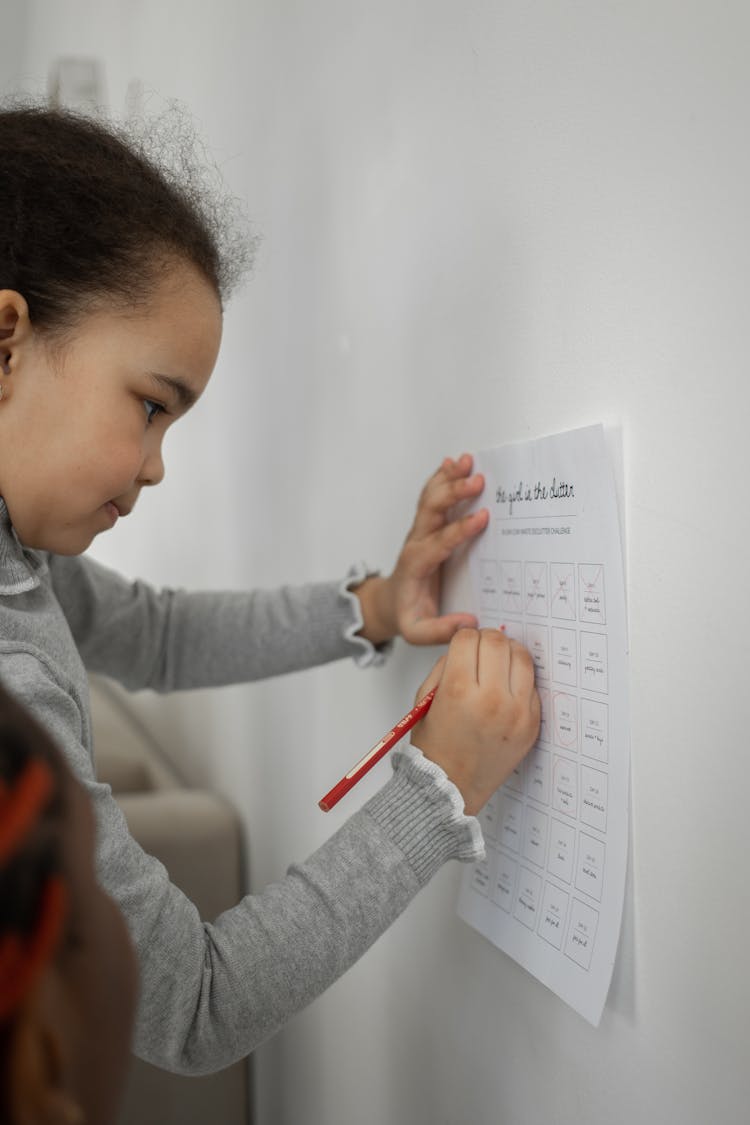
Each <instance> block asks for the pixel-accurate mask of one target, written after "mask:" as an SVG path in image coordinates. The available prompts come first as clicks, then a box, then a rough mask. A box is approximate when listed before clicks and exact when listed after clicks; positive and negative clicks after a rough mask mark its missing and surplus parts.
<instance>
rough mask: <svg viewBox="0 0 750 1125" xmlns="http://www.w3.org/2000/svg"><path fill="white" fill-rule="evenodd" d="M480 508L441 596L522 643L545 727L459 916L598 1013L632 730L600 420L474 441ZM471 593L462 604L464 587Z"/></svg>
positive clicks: (611, 938) (611, 931)
mask: <svg viewBox="0 0 750 1125" xmlns="http://www.w3.org/2000/svg"><path fill="white" fill-rule="evenodd" d="M475 468H476V470H477V471H479V472H482V473H483V474H484V476H485V479H486V483H485V489H484V493H483V495H482V497H481V498H480V501H479V504H478V505H477V506H479V505H482V506H487V507H489V509H490V512H491V518H490V522H489V525H488V527H487V530H486V531H485V532H484V534H483V535H482V536H481V538H480V539H479V540H478V541H477V542H476V543H474V544H473V545H472V547H471V548H470V550H469V551H468V553H467V555H466V557H465V559H464V560H463V562H462V564H461V565H460V566H459V568H458V569H457V570H454V572H453V573H452V574H449V575H448V576H447V584H446V596H445V601H446V603H453V607H454V608H458V606H457V605H456V601H457V594H458V591H459V590H460V591H461V592H462V594H463V598H462V601H463V604H462V605H461V608H462V609H472V610H473V611H474V612H475V613H476V614H477V616H478V617H479V619H480V624H481V625H482V626H495V627H499V626H500V625H504V626H505V629H506V632H507V633H508V635H510V636H512V637H515V638H517V639H518V640H520V641H523V643H524V644H525V645H526V646H527V648H528V649H529V650H530V651H531V654H532V657H533V659H534V664H535V667H536V683H537V689H538V691H539V695H540V698H541V701H542V726H541V731H540V735H539V739H538V742H537V743H536V745H535V746H534V748H533V749H532V750H531V752H530V754H529V755H528V756H527V758H526V759H525V760H524V762H523V763H522V764H521V766H520V767H519V768H518V769H517V770H516V771H515V773H514V774H513V775H512V776H511V777H510V778H509V779H508V781H507V782H506V783H505V785H503V786H502V788H501V789H499V790H498V791H497V793H496V794H495V795H494V796H493V797H492V799H491V800H490V801H489V803H488V804H487V805H486V806H485V808H484V809H483V811H482V812H481V814H480V822H481V824H482V830H483V833H484V838H485V843H486V848H487V858H486V860H485V861H483V862H482V863H479V864H476V865H474V866H473V867H471V868H468V869H467V870H466V872H465V873H464V876H463V880H462V884H461V889H460V893H459V901H458V913H459V915H460V916H461V917H462V918H463V919H464V920H465V921H466V922H468V923H469V924H470V925H472V926H474V927H475V928H476V929H477V930H479V931H480V932H481V933H482V934H484V935H485V936H486V937H487V938H489V940H490V941H492V942H493V943H494V944H495V945H497V946H498V947H499V948H500V949H502V950H503V951H504V952H506V953H507V954H509V955H510V956H511V957H512V958H514V960H516V961H517V962H518V963H519V964H520V965H522V966H523V967H524V968H525V969H527V970H528V971H529V972H530V973H532V974H533V975H534V976H535V977H537V979H538V980H540V981H542V983H544V984H545V985H547V987H549V988H550V989H552V991H553V992H555V993H556V994H557V995H558V996H559V997H561V998H562V999H563V1000H564V1001H565V1002H566V1003H567V1004H569V1005H570V1006H571V1007H572V1008H574V1009H575V1010H576V1011H577V1012H579V1013H580V1014H581V1015H582V1016H583V1017H584V1018H585V1019H587V1020H588V1021H589V1022H590V1023H592V1024H594V1025H598V1023H599V1021H600V1019H601V1014H602V1010H603V1007H604V1003H605V1000H606V997H607V992H608V990H609V985H610V981H611V977H612V969H613V966H614V960H615V954H616V951H617V943H618V938H619V933H620V922H621V917H622V908H623V897H624V888H625V874H626V865H627V854H628V819H629V818H628V802H629V782H630V739H629V717H628V690H627V674H628V673H627V655H628V642H627V618H626V604H625V585H624V577H623V553H622V544H621V540H620V525H619V521H618V513H617V499H616V492H615V485H614V478H613V473H612V465H611V460H610V454H609V448H608V445H607V442H606V441H605V436H604V431H603V428H602V427H601V426H591V427H587V428H585V429H580V430H574V431H571V432H569V433H563V434H558V435H555V436H552V437H547V438H541V439H538V440H535V441H528V442H523V443H519V444H515V445H507V446H503V447H501V448H498V449H491V450H485V451H483V452H481V453H479V454H477V456H476V457H475ZM467 594H468V595H469V597H470V599H471V603H472V604H471V605H467V604H466V595H467Z"/></svg>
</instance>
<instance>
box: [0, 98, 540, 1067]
mask: <svg viewBox="0 0 750 1125" xmlns="http://www.w3.org/2000/svg"><path fill="white" fill-rule="evenodd" d="M0 152H2V163H0V395H1V397H0V677H2V679H3V680H4V681H5V683H6V684H7V685H8V686H9V688H10V689H11V690H12V691H13V692H14V693H15V695H16V696H17V697H18V698H19V699H21V700H23V701H24V702H25V703H27V704H28V706H29V707H30V708H32V709H33V711H34V713H35V714H36V716H37V717H38V718H39V720H40V722H41V723H42V724H43V725H44V726H45V727H46V728H47V729H48V730H49V731H50V732H51V733H52V734H53V736H54V737H55V739H56V740H57V742H58V744H59V745H61V746H62V748H63V749H64V752H65V754H66V755H67V757H68V759H69V761H70V763H71V764H72V766H73V768H74V770H75V771H76V773H77V774H78V776H79V777H80V778H81V779H82V780H83V782H84V784H85V786H86V788H87V789H88V791H89V793H90V795H91V797H92V799H93V802H94V806H95V809H96V815H97V820H98V838H97V870H98V873H99V877H100V879H101V881H102V884H103V885H104V887H105V888H106V889H107V890H108V891H109V892H110V894H111V895H112V896H113V898H114V899H115V900H116V901H117V902H118V903H119V904H120V906H121V907H122V910H123V912H124V914H125V916H126V919H127V921H128V925H129V928H130V932H131V935H132V937H133V940H134V942H135V946H136V949H137V953H138V959H139V964H140V971H141V983H142V991H141V1003H140V1011H139V1015H138V1021H137V1029H136V1036H135V1048H136V1051H137V1053H138V1054H140V1055H141V1056H142V1057H143V1058H146V1059H148V1060H150V1061H151V1062H153V1063H156V1064H157V1065H161V1066H164V1067H167V1068H169V1069H172V1070H177V1071H184V1072H192V1073H199V1072H207V1071H211V1070H215V1069H218V1068H220V1067H223V1066H226V1065H227V1064H229V1063H230V1062H232V1061H234V1060H236V1059H237V1058H239V1057H241V1056H243V1055H245V1054H247V1053H248V1052H249V1051H251V1050H252V1049H253V1047H254V1046H255V1045H256V1044H258V1043H259V1042H260V1041H261V1040H262V1039H263V1038H264V1037H266V1036H268V1035H270V1034H271V1033H272V1032H273V1031H275V1030H276V1029H277V1028H278V1027H279V1026H280V1025H281V1024H282V1023H283V1021H284V1020H286V1019H287V1018H288V1017H289V1016H290V1015H291V1014H292V1013H294V1012H295V1011H297V1010H298V1009H300V1008H301V1007H302V1006H303V1005H305V1004H306V1003H308V1002H309V1001H310V1000H311V999H312V998H313V997H315V996H316V995H318V994H319V993H320V992H321V991H322V990H323V989H325V988H326V987H327V986H328V985H329V984H330V983H331V982H332V981H333V980H335V979H336V977H338V976H339V975H340V974H341V973H343V972H344V971H345V969H347V968H348V967H349V966H350V965H351V964H352V963H353V961H354V960H355V959H356V958H357V957H359V956H360V955H361V954H362V953H363V952H364V951H365V950H366V949H367V948H368V946H369V945H370V944H371V943H372V942H373V941H374V940H375V939H376V938H377V937H378V935H379V934H381V933H382V932H383V930H384V929H385V928H386V927H387V926H388V925H389V924H390V923H391V922H392V921H393V920H394V919H395V918H396V917H397V916H398V915H399V914H400V912H401V911H402V910H403V909H404V907H405V906H406V905H407V904H408V902H409V901H410V900H411V898H412V897H413V896H414V895H415V894H416V892H417V891H418V890H419V889H420V887H422V886H423V885H424V884H425V883H426V882H427V881H428V880H429V879H430V878H431V876H432V875H433V874H434V872H435V871H437V869H438V868H439V867H440V866H441V865H442V864H443V863H445V862H446V861H447V860H449V859H462V860H467V861H468V860H473V859H476V857H477V856H479V855H480V854H481V852H482V841H481V833H480V831H479V826H478V823H477V821H476V820H475V819H474V816H475V814H476V813H477V812H478V811H479V809H480V808H481V807H482V805H483V804H484V803H485V802H486V801H487V799H488V798H489V797H490V795H491V794H492V793H493V792H494V791H495V790H496V789H497V787H498V786H499V785H500V784H501V783H502V782H503V781H504V780H505V778H506V777H507V776H508V775H509V773H510V772H511V771H512V770H513V769H514V768H515V766H516V765H517V764H518V762H519V761H520V759H521V758H522V757H523V755H524V754H525V753H526V752H527V751H528V750H529V748H530V747H531V746H532V744H533V743H534V741H535V738H536V734H537V728H538V722H539V702H538V697H537V695H536V691H535V688H534V676H533V665H532V662H531V659H530V657H529V655H528V653H527V652H526V650H525V649H523V648H521V647H520V646H518V645H517V644H516V643H514V642H512V641H509V640H508V639H506V638H505V637H504V636H503V635H502V634H501V633H499V632H497V631H481V632H480V631H477V630H476V629H475V628H474V626H475V625H476V621H475V619H474V618H473V617H471V616H468V615H451V616H445V617H441V616H439V611H438V598H439V588H438V583H439V569H440V566H441V564H442V563H443V562H444V561H445V559H446V558H448V557H449V555H450V554H451V553H452V551H453V550H454V549H455V548H457V547H458V546H461V545H462V544H465V543H467V542H468V541H469V540H471V539H472V538H474V537H475V536H476V535H478V534H479V533H480V532H481V531H482V530H483V529H484V527H485V526H486V523H487V518H488V515H487V512H486V510H484V511H481V512H479V513H477V514H474V515H471V516H468V517H466V518H463V519H461V520H457V521H455V522H452V521H451V520H450V519H449V512H450V511H451V509H452V508H453V506H454V505H455V504H456V503H457V501H459V500H464V499H467V498H474V497H476V496H478V495H479V493H480V492H481V489H482V487H483V481H482V479H481V477H479V476H476V475H472V473H471V468H472V465H471V458H470V457H468V456H466V455H464V456H463V457H461V458H459V459H458V460H457V461H454V460H451V459H446V460H445V461H444V462H443V464H442V465H441V467H440V468H439V469H438V471H437V472H436V473H435V474H434V475H433V477H432V478H431V479H430V480H429V481H428V482H427V484H426V485H425V487H424V489H423V491H422V494H421V496H420V498H419V503H418V507H417V513H416V518H415V521H414V524H413V526H412V528H411V530H410V532H409V534H408V536H407V538H406V541H405V544H404V547H403V549H402V551H401V554H400V555H399V558H398V560H397V562H396V565H395V568H394V570H393V573H392V574H391V575H390V576H389V577H387V578H385V577H382V576H379V575H371V574H367V573H366V572H364V571H359V570H354V571H352V572H350V574H349V575H348V576H347V577H346V578H345V579H344V580H342V581H340V582H331V583H322V584H316V585H310V586H306V587H303V588H298V589H290V588H284V589H281V590H278V591H274V592H263V591H255V592H252V593H244V592H242V593H240V592H238V593H221V594H220V593H186V592H184V591H180V590H174V591H171V590H167V591H163V592H159V593H157V592H156V591H155V590H153V589H151V588H149V587H148V586H146V585H144V584H142V583H140V582H135V583H132V584H131V583H129V582H126V581H124V580H123V579H122V578H120V577H118V576H117V575H115V574H113V573H111V572H110V571H108V570H106V569H105V568H103V567H101V566H99V565H97V564H96V563H94V562H93V561H91V560H88V559H86V558H85V557H81V554H82V552H84V551H85V550H86V548H87V547H88V546H89V544H90V543H91V541H92V539H93V538H94V536H95V535H97V534H99V533H100V532H102V531H106V530H107V529H108V528H111V527H112V526H113V524H114V523H115V522H116V521H117V520H118V519H120V518H122V517H124V516H126V515H128V514H129V513H130V512H131V511H132V509H133V507H134V506H135V504H136V502H137V500H138V496H139V493H140V491H141V489H142V488H144V487H146V486H151V485H155V484H158V483H159V481H160V480H161V478H162V475H163V472H164V469H163V465H162V458H161V447H162V440H163V438H164V434H165V432H166V430H167V428H168V427H169V426H170V425H171V424H172V423H173V422H174V421H175V420H177V419H179V418H180V417H181V416H182V414H184V413H185V412H186V411H187V410H188V409H189V408H190V407H191V406H192V405H193V403H195V401H196V400H197V399H198V398H199V397H200V396H201V394H202V393H203V391H204V389H205V387H206V384H207V383H208V380H209V377H210V374H211V371H212V368H213V366H214V362H215V360H216V355H217V351H218V347H219V340H220V335H221V317H222V300H223V299H224V298H225V296H226V293H227V292H228V290H229V288H230V287H231V285H232V284H233V283H234V281H235V280H236V275H237V256H236V253H235V252H234V251H233V249H232V246H233V245H236V243H232V240H231V237H230V238H229V239H228V240H227V239H226V238H225V237H224V235H223V228H222V221H221V215H220V214H219V215H217V213H216V210H215V209H214V210H211V207H210V203H209V202H207V200H206V196H205V193H202V192H201V189H200V186H199V184H198V182H197V181H195V180H190V179H187V180H186V179H185V177H186V176H189V175H190V173H189V170H187V165H186V162H185V161H184V160H183V161H181V164H180V180H179V182H177V181H176V180H175V179H174V178H173V177H171V176H170V175H169V173H168V172H165V171H163V170H160V169H159V168H157V167H156V166H155V165H154V163H153V162H152V161H150V160H147V159H145V158H144V157H143V155H142V154H141V153H140V152H139V150H138V149H137V148H136V147H135V146H134V145H132V144H130V143H127V142H126V141H124V140H123V139H122V138H121V137H120V136H119V135H118V134H117V133H115V132H114V131H113V130H111V129H109V128H107V127H105V126H103V125H101V124H97V123H94V122H93V121H91V120H87V119H84V118H80V117H77V116H73V115H70V114H66V113H60V112H57V111H55V112H53V111H50V110H47V109H39V108H37V109H34V108H31V109H14V110H7V111H6V112H0ZM222 240H223V241H222ZM225 245H228V246H229V250H228V252H227V251H225V250H223V246H225ZM462 626H465V627H464V628H461V627H462ZM454 634H455V635H454ZM395 636H402V637H404V638H405V639H406V640H407V641H410V642H412V643H415V644H437V643H443V642H447V641H449V640H451V638H453V639H452V640H451V643H450V647H449V649H448V652H447V653H446V655H445V656H444V657H443V658H441V660H439V661H438V663H437V664H436V666H435V668H434V669H433V670H432V672H431V674H430V676H429V677H428V679H427V680H426V682H425V683H424V684H423V685H422V686H421V688H420V690H419V693H418V694H422V693H424V692H425V691H427V690H428V689H429V688H431V687H433V686H435V685H437V684H439V690H438V692H437V695H436V697H435V702H434V704H433V706H432V708H431V710H430V712H429V714H428V715H427V717H426V718H425V719H424V720H423V721H422V723H421V724H420V725H419V726H418V727H416V728H415V731H414V738H413V746H412V747H410V748H408V749H405V750H401V751H399V752H397V753H396V754H395V755H394V756H393V762H394V767H395V768H394V772H393V776H392V777H391V778H390V779H389V780H388V781H387V782H386V784H385V785H384V786H383V788H382V789H381V790H380V791H379V792H378V793H377V794H376V795H375V796H374V797H373V798H372V799H371V800H369V801H368V802H367V803H366V804H365V806H364V807H363V808H362V809H361V810H360V811H359V812H357V813H355V814H354V815H353V816H352V818H351V819H350V820H349V821H348V822H347V823H346V824H345V825H344V827H343V828H342V829H341V830H340V831H339V832H337V833H336V834H335V835H334V836H333V837H332V838H331V839H330V840H329V841H328V842H327V843H326V844H325V845H324V846H323V847H322V848H320V849H319V851H318V852H316V853H315V854H314V855H313V856H311V858H310V859H308V860H307V862H306V863H303V864H301V865H299V866H295V867H292V868H291V869H290V870H289V872H288V873H287V876H286V878H285V879H284V880H282V881H281V882H280V883H277V884H274V885H272V886H270V887H268V888H267V889H266V890H265V891H263V892H262V893H261V894H259V895H250V896H247V897H246V898H244V899H243V900H242V901H241V902H240V903H239V904H238V905H237V906H236V907H235V908H234V909H233V910H230V911H228V912H226V913H225V914H223V915H221V917H219V918H218V919H216V920H215V922H214V923H213V924H208V923H204V922H202V921H201V919H200V918H199V916H198V914H197V911H196V909H195V907H194V906H193V905H192V903H191V902H189V901H188V900H187V899H186V898H185V896H184V895H183V894H182V893H181V892H180V891H179V890H178V889H177V888H176V887H174V886H172V885H171V883H170V882H169V879H168V877H167V874H166V872H165V871H164V868H163V867H162V866H161V865H160V864H159V863H158V862H157V861H156V860H154V859H153V858H152V857H150V856H148V855H146V854H144V853H143V852H142V851H141V849H140V848H139V847H138V846H137V844H136V843H135V842H134V841H133V839H132V838H131V837H130V836H129V834H128V830H127V826H126V824H125V821H124V818H123V817H122V815H121V814H120V812H119V810H118V807H117V805H116V804H115V802H114V801H113V799H112V797H111V794H110V791H109V788H108V787H107V786H105V785H101V784H97V781H96V774H95V763H94V757H93V748H92V745H91V730H90V720H89V708H88V696H87V675H86V672H87V670H91V671H95V672H100V673H104V674H106V675H109V676H112V677H115V678H116V679H118V680H120V681H121V682H122V683H123V684H125V685H126V686H127V687H128V688H130V689H138V688H146V687H148V688H152V689H155V690H157V691H172V690H176V689H184V688H192V687H198V686H211V685H218V684H229V683H237V682H243V681H249V680H252V679H256V678H258V677H261V676H269V675H274V674H277V673H280V672H286V671H291V670H293V669H299V668H304V667H309V666H311V665H313V664H320V663H323V662H325V661H329V660H334V659H338V658H341V657H344V656H347V655H350V656H354V657H355V658H356V659H357V660H358V662H359V663H361V664H366V663H368V662H369V663H372V662H374V661H376V660H378V659H382V656H383V653H382V646H384V645H385V644H386V642H388V641H389V640H390V639H391V638H392V637H395ZM417 747H418V748H419V749H417Z"/></svg>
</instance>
